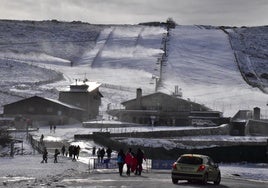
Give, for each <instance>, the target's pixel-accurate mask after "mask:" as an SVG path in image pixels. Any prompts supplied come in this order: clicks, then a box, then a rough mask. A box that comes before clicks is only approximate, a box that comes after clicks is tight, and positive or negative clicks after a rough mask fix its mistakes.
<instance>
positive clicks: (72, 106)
mask: <svg viewBox="0 0 268 188" xmlns="http://www.w3.org/2000/svg"><path fill="white" fill-rule="evenodd" d="M33 98H37V99H40V100H47V101H50V102H53V103H56V104H59V105H61V106H65V107H67V108H70V109H75V110H81V111H85V109H83V108H79V107H77V106H74V105H70V104H67V103H64V102H61V101H59V100H56V99H50V98H44V97H39V96H33V97H29V98H26V99H22V100H19V101H16V102H13V103H9V104H6V105H4V106H7V105H11V104H15V103H18V102H21V101H26V100H31V99H33Z"/></svg>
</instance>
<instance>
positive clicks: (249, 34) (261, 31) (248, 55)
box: [228, 26, 268, 93]
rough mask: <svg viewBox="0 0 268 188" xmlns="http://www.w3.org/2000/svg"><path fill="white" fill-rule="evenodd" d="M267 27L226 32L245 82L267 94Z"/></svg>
mask: <svg viewBox="0 0 268 188" xmlns="http://www.w3.org/2000/svg"><path fill="white" fill-rule="evenodd" d="M267 33H268V27H267V26H263V27H251V28H236V29H233V30H231V31H229V32H228V34H229V36H230V39H231V44H232V47H233V49H234V51H235V55H236V58H237V61H238V65H239V67H240V69H241V72H242V75H243V77H244V78H245V80H246V81H247V82H248V83H249V84H251V85H252V86H256V87H259V88H260V89H261V90H263V91H264V92H265V93H267V92H268V91H267V86H268V50H267V49H268V34H267Z"/></svg>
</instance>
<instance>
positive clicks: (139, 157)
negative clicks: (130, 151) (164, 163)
mask: <svg viewBox="0 0 268 188" xmlns="http://www.w3.org/2000/svg"><path fill="white" fill-rule="evenodd" d="M136 158H137V168H136V172H135V174H136V175H141V171H142V162H143V159H144V160H146V159H145V156H144V153H143V151H142V150H141V149H140V148H138V150H137V153H136Z"/></svg>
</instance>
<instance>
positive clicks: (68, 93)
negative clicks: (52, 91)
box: [59, 80, 103, 120]
mask: <svg viewBox="0 0 268 188" xmlns="http://www.w3.org/2000/svg"><path fill="white" fill-rule="evenodd" d="M100 85H101V84H99V83H96V82H88V81H83V82H79V81H77V80H76V82H75V84H72V85H70V88H69V89H67V90H65V91H60V93H59V101H61V102H64V103H68V104H71V105H74V106H76V107H79V108H82V109H84V110H85V111H86V118H85V119H86V120H89V119H95V118H96V117H97V115H98V114H99V106H100V105H101V98H102V97H103V96H102V94H101V93H100V92H99V87H100Z"/></svg>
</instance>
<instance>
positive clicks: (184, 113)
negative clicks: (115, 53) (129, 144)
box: [108, 89, 223, 126]
mask: <svg viewBox="0 0 268 188" xmlns="http://www.w3.org/2000/svg"><path fill="white" fill-rule="evenodd" d="M122 105H123V106H125V109H123V110H119V109H113V110H108V113H109V114H110V115H112V116H116V117H117V118H118V119H119V120H120V121H124V122H131V123H137V124H148V125H173V126H178V125H179V126H185V125H196V126H198V125H200V126H201V125H206V126H215V125H219V124H221V123H222V120H223V118H222V113H220V112H217V111H211V110H210V109H209V108H207V107H205V106H204V105H200V104H198V103H195V102H192V101H189V100H184V99H182V98H181V97H178V96H176V95H168V94H165V93H161V92H157V93H153V94H150V95H146V96H142V90H141V89H137V94H136V98H135V99H132V100H129V101H125V102H123V103H122Z"/></svg>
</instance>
